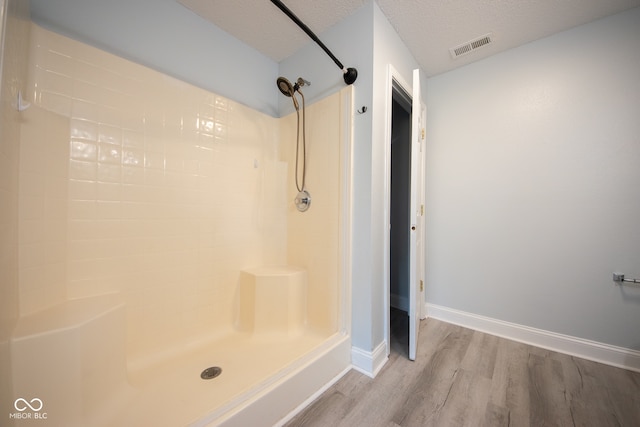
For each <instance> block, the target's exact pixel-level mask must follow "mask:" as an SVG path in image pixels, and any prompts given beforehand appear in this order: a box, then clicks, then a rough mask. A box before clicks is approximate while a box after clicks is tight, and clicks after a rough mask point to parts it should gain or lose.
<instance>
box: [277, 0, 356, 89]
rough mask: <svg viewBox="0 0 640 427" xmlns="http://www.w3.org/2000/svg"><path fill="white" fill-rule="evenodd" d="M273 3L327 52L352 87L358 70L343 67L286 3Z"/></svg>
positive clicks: (345, 80)
mask: <svg viewBox="0 0 640 427" xmlns="http://www.w3.org/2000/svg"><path fill="white" fill-rule="evenodd" d="M271 3H273V4H275V5H276V6H278V8H279V9H280V10H281V11H282V12H283V13H284V14H285V15H287V16H288V17H289V18H290V19H291V20H292V21H293V22H295V23H296V24H298V27H300V28H301V29H302V31H304V32H305V33H307V35H308V36H309V37H311V40H313V41H314V42H316V43H317V44H318V46H320V47H321V48H322V50H324V51H325V52H326V54H327V55H329V57H330V58H331V59H333V62H335V63H336V65H337V66H338V68H340V69H341V70H342V73H343V74H344V76H343V77H344V82H345V83H346V84H348V85H350V84H353V82H355V81H356V79H357V78H358V70H356V69H355V68H352V67H349V68H345V67H344V65H342V62H340V61H339V60H338V58H336V56H335V55H334V54H333V53H331V51H330V50H329V48H328V47H326V46H325V45H324V43H322V41H320V39H319V38H318V36H316V35H315V34H314V33H313V31H311V29H310V28H309V27H307V26H306V25H305V23H304V22H302V21H301V20H300V18H298V17H297V16H296V15H295V14H294V13H293V12H292V11H291V10H290V9H289V8H288V7H287V6H286V5H285V4H284V3H282V2H281V1H280V0H271Z"/></svg>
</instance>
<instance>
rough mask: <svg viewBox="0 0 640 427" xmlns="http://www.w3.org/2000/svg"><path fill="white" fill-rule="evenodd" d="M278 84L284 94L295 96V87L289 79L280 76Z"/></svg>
mask: <svg viewBox="0 0 640 427" xmlns="http://www.w3.org/2000/svg"><path fill="white" fill-rule="evenodd" d="M277 84H278V89H280V92H282V94H283V95H286V96H293V92H295V89H294V87H293V85H292V84H291V82H290V81H289V80H287V79H286V78H284V77H278V80H277Z"/></svg>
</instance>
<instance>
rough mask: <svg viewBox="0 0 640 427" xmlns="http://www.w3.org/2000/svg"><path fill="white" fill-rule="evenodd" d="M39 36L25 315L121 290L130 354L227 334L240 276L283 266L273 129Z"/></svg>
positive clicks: (236, 108)
mask: <svg viewBox="0 0 640 427" xmlns="http://www.w3.org/2000/svg"><path fill="white" fill-rule="evenodd" d="M31 30H32V36H31V49H30V77H29V79H30V83H29V87H30V88H31V94H30V99H31V100H33V103H34V105H33V106H32V107H31V109H30V110H28V111H26V112H25V126H24V127H25V129H29V130H27V131H26V132H25V135H24V136H23V138H22V139H23V141H22V153H21V154H22V155H23V160H22V161H21V164H20V168H21V171H20V179H21V181H22V183H21V203H22V205H23V207H24V209H23V210H22V211H21V215H20V225H21V227H20V229H21V238H20V253H21V261H20V275H21V286H20V310H21V315H25V314H28V313H30V312H34V311H38V310H42V309H45V308H46V307H47V306H49V305H52V304H55V303H56V302H57V301H60V300H62V299H65V298H66V299H71V298H82V297H90V296H94V295H100V294H104V293H111V292H118V293H120V294H121V295H122V296H123V299H124V301H125V302H126V303H127V313H128V322H127V328H128V330H127V335H128V345H129V351H130V354H132V355H141V354H146V353H148V352H150V351H152V350H154V349H155V348H161V347H162V346H166V344H167V343H168V342H169V343H171V342H173V343H180V342H182V341H185V340H193V339H196V338H198V337H200V336H206V335H210V334H212V333H216V332H221V331H220V328H229V327H231V325H232V319H233V317H234V310H236V308H237V304H238V301H237V275H238V271H239V270H240V269H242V268H246V267H253V266H256V265H265V264H284V263H286V261H287V260H286V245H287V236H286V234H287V229H286V221H287V220H286V209H287V204H286V197H287V194H286V189H287V183H286V180H287V173H288V172H287V166H286V163H285V162H282V161H281V160H280V159H279V155H278V147H279V142H278V133H279V130H278V119H274V118H272V117H269V116H266V115H264V114H262V113H259V112H256V111H254V110H251V109H249V108H247V107H245V106H242V105H239V104H237V103H235V102H233V101H230V100H229V99H226V98H222V97H220V96H217V95H215V94H212V93H210V92H206V91H204V90H201V89H198V88H195V87H193V86H190V85H188V84H186V83H183V82H181V81H178V80H175V79H173V78H170V77H168V76H166V75H163V74H160V73H157V72H154V71H152V70H149V69H147V68H145V67H142V66H139V65H137V64H134V63H131V62H129V61H126V60H124V59H121V58H119V57H116V56H113V55H110V54H107V53H105V52H103V51H100V50H98V49H95V48H93V47H90V46H87V45H84V44H81V43H78V42H76V41H73V40H70V39H68V38H65V37H62V36H60V35H57V34H54V33H51V32H49V31H46V30H44V29H42V28H40V27H38V26H35V25H32V29H31ZM32 122H33V123H37V124H38V125H37V127H36V128H37V129H35V130H34V129H32V128H31V127H30V126H29V123H32ZM23 190H24V191H23ZM45 289H46V290H45ZM43 290H45V291H43Z"/></svg>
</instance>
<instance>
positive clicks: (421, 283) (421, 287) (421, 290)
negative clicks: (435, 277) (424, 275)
mask: <svg viewBox="0 0 640 427" xmlns="http://www.w3.org/2000/svg"><path fill="white" fill-rule="evenodd" d="M420 292H424V282H423V281H422V280H420Z"/></svg>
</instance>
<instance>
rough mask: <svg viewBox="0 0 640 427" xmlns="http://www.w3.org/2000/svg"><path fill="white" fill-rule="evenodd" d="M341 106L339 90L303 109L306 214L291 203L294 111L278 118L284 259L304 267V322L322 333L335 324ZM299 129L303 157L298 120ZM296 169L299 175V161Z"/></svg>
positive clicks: (335, 325)
mask: <svg viewBox="0 0 640 427" xmlns="http://www.w3.org/2000/svg"><path fill="white" fill-rule="evenodd" d="M341 105H342V102H341V93H336V94H334V95H331V96H328V97H326V98H324V99H323V100H321V101H318V102H316V103H314V104H313V105H311V106H308V107H307V108H306V126H305V127H306V179H305V186H306V189H307V190H308V191H309V193H310V194H311V205H310V208H309V210H307V211H306V212H299V211H298V210H297V209H296V207H295V205H294V203H293V200H294V199H295V196H296V194H297V192H298V190H297V188H296V185H295V156H296V130H297V125H296V114H295V113H294V114H291V115H289V116H287V117H285V118H283V123H282V127H281V130H282V137H281V141H280V144H281V148H280V153H281V158H282V160H283V161H284V162H285V163H286V164H288V165H290V166H289V171H288V177H287V183H286V187H287V190H288V193H289V195H288V199H287V200H288V210H287V216H288V219H287V239H288V247H289V248H291V249H290V250H289V251H288V263H289V265H295V266H300V267H304V268H305V269H306V270H307V271H308V273H309V282H308V288H307V293H308V297H307V318H308V324H309V325H310V326H312V327H313V328H318V329H319V331H320V332H323V333H327V332H334V331H336V330H337V328H338V311H337V310H338V306H339V304H338V298H339V287H340V283H341V278H340V277H339V275H340V271H339V266H340V265H341V260H340V255H341V254H340V240H339V236H340V215H341V211H340V200H341V196H342V194H341V190H340V189H341V188H342V186H341V185H340V183H341V182H342V181H341V180H342V179H344V177H342V176H341V173H342V172H341V171H342V168H341V153H342V152H343V147H342V146H341V133H340V132H341V129H340V117H342V113H341V108H342V107H341ZM300 132H301V133H300V138H301V139H300V158H301V159H302V124H301V127H300ZM298 168H299V176H300V177H301V176H302V163H300V164H299V167H298ZM299 182H301V181H300V180H299Z"/></svg>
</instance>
